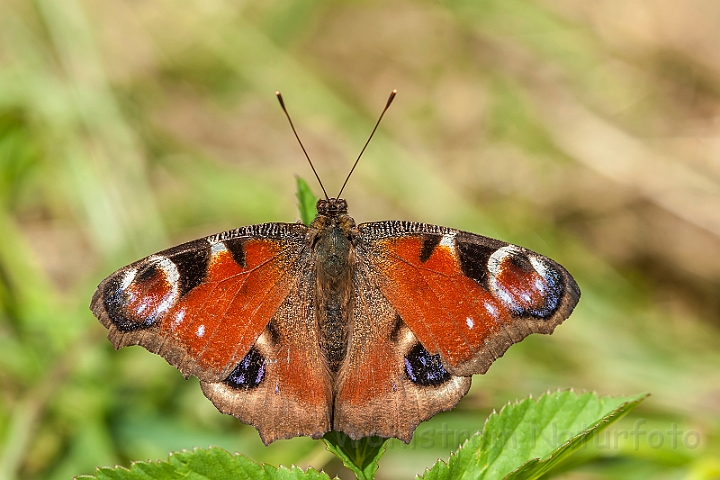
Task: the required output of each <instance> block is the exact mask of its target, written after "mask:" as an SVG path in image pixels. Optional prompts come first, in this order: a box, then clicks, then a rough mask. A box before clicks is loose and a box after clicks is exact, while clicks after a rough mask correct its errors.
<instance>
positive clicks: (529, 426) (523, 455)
mask: <svg viewBox="0 0 720 480" xmlns="http://www.w3.org/2000/svg"><path fill="white" fill-rule="evenodd" d="M647 396H648V395H647V394H641V395H636V396H633V397H602V398H601V397H599V396H598V395H597V394H595V393H583V394H579V395H578V394H576V393H575V392H573V391H563V392H554V393H547V394H545V395H543V396H542V397H540V398H539V399H537V400H535V399H533V398H532V397H530V398H526V399H524V400H522V401H520V402H517V403H513V404H508V405H506V406H505V407H504V408H503V409H502V410H501V411H500V413H493V414H492V415H491V416H490V417H488V419H487V421H486V422H485V428H483V431H482V433H479V434H477V435H475V436H473V437H471V438H470V439H469V440H468V441H467V442H466V443H465V444H464V445H463V446H462V447H460V448H459V449H458V450H457V451H456V452H455V453H453V454H452V455H451V456H450V459H449V460H448V462H447V463H445V462H442V461H441V462H438V463H436V464H435V465H434V466H433V467H432V468H431V469H430V470H428V471H427V472H425V475H424V476H423V477H422V478H425V479H427V480H435V479H438V480H440V479H450V478H452V479H460V478H478V479H500V478H505V479H530V478H538V477H540V476H541V475H543V474H545V473H547V472H548V471H549V470H550V469H551V468H553V467H554V466H556V465H557V464H558V463H560V462H561V461H562V460H564V459H565V458H566V457H568V456H569V455H570V454H572V453H573V452H574V451H576V450H577V449H578V448H580V447H581V446H582V445H583V444H585V443H586V442H588V441H589V440H591V439H592V438H593V437H595V436H596V435H597V434H598V433H599V432H600V431H602V430H603V429H604V428H605V427H607V426H608V425H610V424H611V423H612V422H614V421H616V420H618V419H619V418H620V417H622V416H623V415H625V414H626V413H627V412H629V411H630V410H632V409H633V408H634V407H636V406H637V405H638V404H639V403H640V402H641V401H643V400H644V399H645V398H646V397H647Z"/></svg>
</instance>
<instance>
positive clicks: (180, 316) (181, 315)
mask: <svg viewBox="0 0 720 480" xmlns="http://www.w3.org/2000/svg"><path fill="white" fill-rule="evenodd" d="M186 313H187V311H186V310H185V309H184V308H183V309H182V310H178V311H177V312H176V313H175V318H173V321H172V324H171V327H172V328H173V329H175V328H177V327H179V326H180V324H181V323H182V322H183V320H184V319H185V314H186Z"/></svg>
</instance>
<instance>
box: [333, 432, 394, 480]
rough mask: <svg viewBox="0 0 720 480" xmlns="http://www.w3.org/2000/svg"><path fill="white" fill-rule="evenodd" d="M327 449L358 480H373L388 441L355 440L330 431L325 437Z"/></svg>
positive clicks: (374, 439) (372, 439)
mask: <svg viewBox="0 0 720 480" xmlns="http://www.w3.org/2000/svg"><path fill="white" fill-rule="evenodd" d="M323 440H324V441H325V444H326V445H327V449H328V450H329V451H330V452H332V453H333V454H334V455H335V456H336V457H338V458H339V459H340V460H342V462H343V464H344V465H345V466H346V467H347V468H349V469H350V470H352V472H353V473H354V474H355V476H356V477H357V478H358V480H371V479H372V478H374V477H375V472H377V469H378V461H379V460H380V457H382V455H383V453H385V445H387V442H388V439H387V438H381V437H365V438H361V439H360V440H353V439H351V438H350V437H348V436H347V435H345V434H344V433H342V432H336V431H334V430H333V431H330V432H328V433H326V434H325V436H324V437H323Z"/></svg>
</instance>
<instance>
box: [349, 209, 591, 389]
mask: <svg viewBox="0 0 720 480" xmlns="http://www.w3.org/2000/svg"><path fill="white" fill-rule="evenodd" d="M358 231H359V236H358V237H359V242H358V250H359V251H362V252H364V254H363V258H365V259H366V261H367V263H368V264H369V265H370V267H371V270H372V272H373V274H372V278H373V280H374V282H375V284H376V285H377V286H378V288H379V289H380V291H381V292H382V294H383V296H384V297H385V298H386V299H387V300H388V301H389V302H390V303H391V304H392V306H393V307H394V308H395V310H396V311H397V313H398V314H399V316H400V318H401V319H402V321H403V322H404V323H405V324H406V325H407V326H408V327H409V328H410V330H411V331H412V333H413V334H414V335H415V336H416V337H417V339H418V340H419V342H420V344H421V345H422V346H423V347H424V348H425V349H426V350H427V351H428V352H429V353H430V354H439V355H440V356H441V358H442V361H443V365H444V366H445V367H446V368H447V369H448V370H449V371H450V372H451V373H453V374H455V375H463V376H469V375H473V374H476V373H484V372H485V371H487V369H488V368H489V366H490V365H491V364H492V362H493V361H494V360H495V359H497V358H498V357H500V356H501V355H502V354H503V353H504V352H505V351H506V350H507V348H508V347H509V346H510V345H512V344H513V343H516V342H518V341H520V340H522V339H523V338H525V337H526V336H527V335H529V334H531V333H536V332H537V333H551V332H552V331H553V329H554V328H555V327H556V326H557V325H559V324H560V323H562V321H563V320H565V319H566V318H567V317H568V316H569V315H570V313H571V312H572V310H573V308H574V307H575V305H576V304H577V302H578V299H579V296H580V292H579V289H578V287H577V284H576V283H575V281H574V280H573V278H572V277H571V276H570V275H569V274H568V273H567V271H566V270H565V269H564V268H563V267H562V266H560V265H558V264H557V263H555V262H554V261H552V260H550V259H548V258H546V257H543V256H542V255H539V254H537V253H534V252H532V251H530V250H527V249H524V248H522V247H518V246H515V245H511V244H508V243H505V242H501V241H499V240H494V239H491V238H487V237H483V236H481V235H475V234H472V233H467V232H462V231H459V230H453V229H449V228H444V227H438V226H436V225H427V224H421V223H413V222H397V221H389V222H374V223H366V224H362V225H360V226H359V227H358Z"/></svg>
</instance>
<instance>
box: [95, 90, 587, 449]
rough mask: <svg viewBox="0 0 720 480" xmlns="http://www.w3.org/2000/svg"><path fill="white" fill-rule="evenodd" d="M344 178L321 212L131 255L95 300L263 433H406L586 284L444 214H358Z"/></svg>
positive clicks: (120, 336)
mask: <svg viewBox="0 0 720 480" xmlns="http://www.w3.org/2000/svg"><path fill="white" fill-rule="evenodd" d="M394 96H395V92H393V93H392V95H391V96H390V99H389V100H388V102H387V105H386V107H385V110H387V108H388V107H389V105H390V103H391V102H392V99H393V98H394ZM278 99H279V100H280V103H281V105H282V107H283V110H284V111H285V114H286V115H287V117H288V120H290V116H289V115H288V114H287V110H286V109H285V105H284V102H283V100H282V96H280V94H279V92H278ZM385 110H383V114H381V116H380V119H382V115H384V113H385ZM379 123H380V120H378V124H379ZM290 124H291V126H292V128H293V132H294V133H295V135H296V136H297V133H296V132H295V128H294V126H293V125H292V120H290ZM378 124H376V125H375V129H377V126H378ZM375 129H374V130H373V133H374V132H375ZM370 138H372V134H371V136H370ZM298 140H299V138H298ZM369 141H370V140H369V139H368V142H369ZM300 145H301V146H302V143H300ZM365 147H367V143H366V144H365ZM365 147H363V151H364V150H365ZM303 151H305V149H304V147H303ZM305 155H306V156H307V153H306V152H305ZM361 155H362V152H361ZM359 158H360V156H358V160H359ZM308 161H309V157H308ZM310 163H311V166H312V162H310ZM355 165H357V160H356V162H355ZM355 165H354V166H353V170H354V168H355ZM313 171H315V169H314V167H313ZM351 173H352V170H351ZM315 175H316V176H317V172H315ZM348 178H349V175H348ZM318 180H319V177H318ZM320 183H321V187H322V182H320ZM345 184H347V178H346V180H345ZM345 184H343V188H344V186H345ZM323 191H324V187H323ZM341 193H342V189H341V191H340V193H339V194H338V195H337V196H336V197H328V196H327V194H326V196H325V198H323V199H320V200H319V201H318V202H317V216H316V217H315V219H314V220H313V221H312V223H311V224H310V225H308V226H306V225H303V224H301V223H265V224H260V225H250V226H246V227H241V228H238V229H235V230H230V231H227V232H222V233H218V234H215V235H210V236H209V237H205V238H201V239H198V240H194V241H191V242H187V243H184V244H182V245H179V246H176V247H173V248H170V249H167V250H164V251H161V252H158V253H156V254H154V255H150V256H149V257H147V258H144V259H142V260H139V261H137V262H135V263H132V264H130V265H128V266H126V267H123V268H121V269H120V270H118V271H116V272H115V273H113V274H112V275H110V276H109V277H108V278H106V279H105V280H103V281H102V283H100V285H99V286H98V288H97V291H96V292H95V295H94V296H93V299H92V303H91V309H92V311H93V313H94V314H95V316H97V318H98V319H99V320H100V322H101V323H102V324H103V325H104V326H105V327H106V328H107V329H108V330H109V334H108V338H109V339H110V340H111V341H112V343H113V345H114V346H115V348H116V349H118V348H121V347H125V346H128V345H142V346H143V347H145V348H146V349H148V350H149V351H151V352H153V353H156V354H158V355H161V356H162V357H164V358H165V359H166V360H167V361H168V363H170V364H171V365H173V366H175V367H176V368H177V369H178V370H180V372H181V373H182V374H183V375H184V376H185V377H186V378H187V377H189V376H190V375H194V376H196V377H197V378H198V379H199V380H200V385H201V387H202V391H203V393H204V394H205V396H206V397H207V398H209V399H210V400H211V401H212V402H213V404H214V405H215V406H216V407H217V409H218V410H219V411H220V412H222V413H226V414H231V415H234V416H235V417H237V418H238V419H239V420H240V421H241V422H244V423H247V424H251V425H253V426H254V427H255V428H256V429H257V431H258V433H259V435H260V437H261V439H262V441H263V442H264V443H265V444H269V443H271V442H273V441H275V440H277V439H282V438H291V437H295V436H310V437H313V438H319V437H321V436H322V435H323V434H325V433H326V432H328V431H330V430H336V431H341V432H344V433H345V434H347V435H348V436H350V437H351V438H353V439H355V440H357V439H360V438H362V437H367V436H371V435H377V436H380V437H385V438H390V437H395V438H398V439H400V440H402V441H404V442H406V443H407V442H409V441H410V439H411V438H412V434H413V432H414V430H415V428H416V427H417V425H418V424H419V423H420V422H422V421H424V420H427V419H429V418H430V417H432V416H433V415H435V414H437V413H438V412H441V411H445V410H449V409H452V408H453V407H454V406H455V405H456V404H457V402H458V401H459V400H460V399H461V398H462V397H463V396H464V395H465V394H466V393H467V392H468V390H469V388H470V383H471V381H472V375H474V374H480V373H485V372H486V371H487V370H488V368H489V367H490V365H491V364H492V363H493V362H494V361H495V360H496V359H497V358H498V357H500V356H502V355H503V353H504V352H505V351H506V350H507V349H508V348H509V347H510V346H511V345H513V344H514V343H517V342H519V341H521V340H522V339H523V338H525V337H526V336H527V335H529V334H531V333H546V334H549V333H552V332H553V330H554V329H555V327H556V326H557V325H559V324H560V323H562V322H563V321H564V320H565V319H566V318H567V317H568V316H569V315H570V313H571V312H572V311H573V309H574V307H575V305H576V304H577V302H578V300H579V298H580V290H579V288H578V286H577V284H576V282H575V281H574V280H573V278H572V276H571V275H570V274H569V273H568V272H567V270H565V268H563V267H562V266H560V265H559V264H558V263H556V262H554V261H553V260H551V259H549V258H547V257H544V256H542V255H539V254H537V253H535V252H532V251H530V250H528V249H526V248H523V247H519V246H516V245H512V244H509V243H506V242H503V241H500V240H494V239H491V238H488V237H484V236H481V235H477V234H474V233H469V232H464V231H460V230H455V229H452V228H446V227H441V226H437V225H429V224H424V223H417V222H409V221H396V220H391V221H381V222H370V223H363V224H360V225H356V224H355V221H354V220H353V218H352V217H351V216H350V215H348V206H347V202H346V201H345V200H343V199H342V198H339V197H340V194H341Z"/></svg>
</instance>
